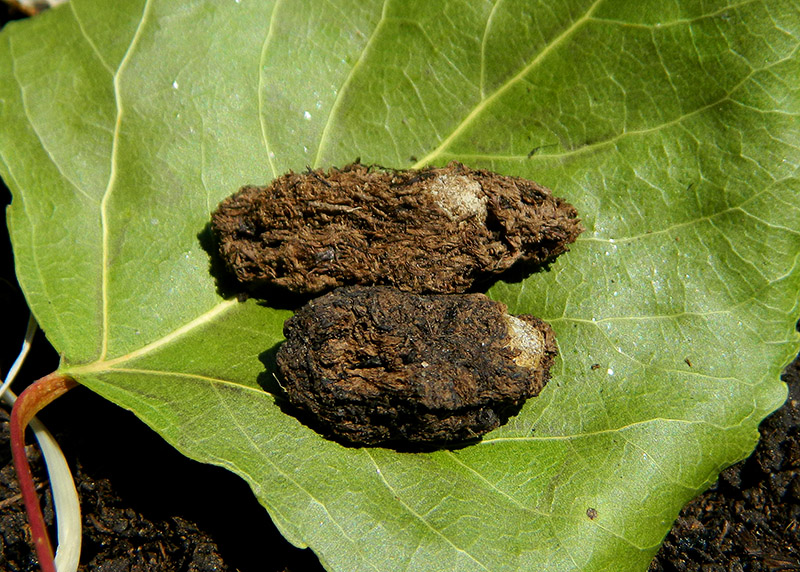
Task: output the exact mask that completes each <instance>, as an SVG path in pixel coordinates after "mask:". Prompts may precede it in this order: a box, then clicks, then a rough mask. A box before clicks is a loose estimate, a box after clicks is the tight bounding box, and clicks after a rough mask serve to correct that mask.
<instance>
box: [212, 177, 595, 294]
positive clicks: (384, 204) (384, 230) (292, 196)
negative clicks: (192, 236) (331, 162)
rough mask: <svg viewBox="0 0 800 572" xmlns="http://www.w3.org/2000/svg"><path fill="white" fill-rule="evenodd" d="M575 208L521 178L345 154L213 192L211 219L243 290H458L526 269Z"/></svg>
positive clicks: (569, 223) (573, 223) (553, 241)
mask: <svg viewBox="0 0 800 572" xmlns="http://www.w3.org/2000/svg"><path fill="white" fill-rule="evenodd" d="M577 216H578V213H577V211H576V210H575V208H574V207H573V206H572V205H570V204H568V203H566V202H565V201H564V200H562V199H560V198H557V197H554V196H553V195H552V193H551V192H550V190H549V189H547V188H545V187H542V186H541V185H538V184H537V183H534V182H533V181H529V180H526V179H522V178H519V177H507V176H503V175H498V174H496V173H492V172H490V171H484V170H473V169H469V168H468V167H465V166H464V165H461V164H460V163H457V162H452V163H450V164H449V165H448V166H447V167H444V168H425V169H421V170H385V169H381V168H376V167H369V166H366V165H362V164H360V163H353V164H350V165H347V166H345V167H343V168H341V169H337V168H332V169H330V170H328V171H327V172H325V171H323V170H321V169H320V170H316V171H311V170H309V171H308V172H306V173H293V172H290V173H288V174H286V175H284V176H282V177H279V178H278V179H275V180H274V181H273V182H272V183H271V184H270V185H269V186H267V187H257V186H246V187H243V188H241V189H240V190H239V191H238V192H237V193H235V194H234V195H232V196H230V197H228V198H227V199H225V200H224V201H222V203H220V205H219V207H218V208H217V210H216V211H215V212H214V214H213V217H212V223H211V226H212V229H213V231H214V233H215V235H216V237H217V241H218V243H219V251H220V254H221V256H222V258H223V260H224V261H225V264H226V266H227V268H228V269H229V270H230V271H231V272H232V273H233V274H234V275H235V276H236V278H237V280H238V281H239V282H240V283H242V284H243V285H244V286H245V287H246V288H247V289H248V290H249V291H251V292H256V293H257V292H258V291H260V290H262V289H263V288H265V287H275V286H277V287H282V288H286V289H288V290H290V291H292V292H295V293H298V294H303V295H317V294H320V293H322V292H325V291H328V290H331V289H333V288H335V287H338V286H343V285H350V284H367V285H372V284H386V285H391V286H394V287H396V288H399V289H401V290H405V291H410V292H435V293H457V292H464V291H466V290H468V289H470V288H471V287H472V286H473V285H474V284H476V283H480V282H485V281H487V280H489V279H491V278H492V277H494V276H496V275H498V274H500V273H502V272H505V271H507V270H509V269H510V268H511V267H515V268H520V269H523V270H526V271H527V270H535V269H536V268H539V267H541V266H543V265H545V264H548V263H549V262H552V261H553V260H554V259H555V258H556V257H557V256H558V255H559V254H561V253H563V252H565V251H566V250H568V248H567V246H568V245H569V244H570V243H571V242H574V241H575V239H576V238H577V237H578V235H579V234H580V233H581V232H582V231H583V227H582V226H581V224H580V221H579V219H578V218H577Z"/></svg>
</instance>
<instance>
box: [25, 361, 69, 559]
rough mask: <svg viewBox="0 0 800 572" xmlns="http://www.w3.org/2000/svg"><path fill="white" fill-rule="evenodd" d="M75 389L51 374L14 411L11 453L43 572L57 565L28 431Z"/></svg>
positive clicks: (35, 385) (64, 379) (65, 379)
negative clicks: (28, 451) (32, 463)
mask: <svg viewBox="0 0 800 572" xmlns="http://www.w3.org/2000/svg"><path fill="white" fill-rule="evenodd" d="M76 385H78V383H77V382H76V381H75V380H74V379H72V378H70V377H66V376H63V375H61V374H59V373H51V374H50V375H46V376H45V377H43V378H41V379H39V380H37V381H35V382H33V383H32V384H31V385H30V386H29V387H28V388H27V389H26V390H25V391H23V392H22V393H21V394H20V396H19V397H18V398H17V402H16V403H15V404H14V407H13V409H12V410H11V453H12V455H13V457H14V468H15V469H16V470H17V479H19V486H20V490H21V491H22V500H23V501H24V502H25V511H26V512H27V513H28V521H29V522H30V525H31V535H32V537H33V543H34V546H35V548H36V554H37V556H38V557H39V566H40V568H41V569H42V572H56V565H55V561H54V560H53V546H52V545H51V544H50V537H49V536H48V535H47V527H46V526H45V523H44V516H42V507H41V506H39V498H38V497H37V495H36V487H35V485H34V484H33V475H32V474H31V468H30V466H29V465H28V457H27V455H25V428H26V427H27V426H28V423H30V420H31V419H33V416H34V415H36V414H37V413H38V412H39V411H41V410H42V409H43V408H44V407H45V406H47V405H48V404H49V403H50V402H52V401H53V400H54V399H56V398H57V397H59V396H61V395H63V394H64V393H66V392H67V391H69V390H70V389H72V388H73V387H75V386H76Z"/></svg>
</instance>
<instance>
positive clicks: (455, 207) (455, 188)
mask: <svg viewBox="0 0 800 572" xmlns="http://www.w3.org/2000/svg"><path fill="white" fill-rule="evenodd" d="M429 190H430V193H431V194H432V195H433V197H434V200H435V201H436V204H437V205H438V206H439V208H440V209H442V210H443V211H444V212H445V214H447V216H449V217H450V218H451V219H453V220H456V219H460V218H470V217H476V218H477V219H478V220H479V221H480V222H484V221H485V220H486V202H487V200H488V199H487V197H486V195H485V194H484V193H483V189H482V188H481V185H480V183H479V182H478V181H474V180H472V179H470V178H469V177H466V176H464V175H440V176H438V177H436V179H434V180H433V182H432V183H431V185H430V189H429Z"/></svg>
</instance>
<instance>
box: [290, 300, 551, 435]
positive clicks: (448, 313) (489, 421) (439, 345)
mask: <svg viewBox="0 0 800 572" xmlns="http://www.w3.org/2000/svg"><path fill="white" fill-rule="evenodd" d="M507 310H508V308H507V307H506V305H505V304H502V303H500V302H496V301H494V300H491V299H490V298H488V297H487V296H486V295H484V294H477V293H476V294H412V293H410V292H401V291H400V290H397V289H395V288H391V287H389V286H348V287H344V288H338V289H336V290H334V291H333V292H330V293H328V294H326V295H324V296H321V297H319V298H315V299H314V300H312V301H311V302H309V303H308V304H306V305H305V306H303V307H302V308H300V309H299V310H298V311H297V312H296V313H295V315H294V316H292V317H291V318H290V319H289V320H287V321H286V323H285V324H284V327H283V333H284V335H285V336H286V342H284V343H283V344H281V346H280V348H279V349H278V352H277V363H278V370H279V372H280V376H281V382H282V385H283V387H284V389H285V390H286V393H287V394H288V397H289V400H290V401H291V403H292V404H293V405H294V406H295V407H297V408H299V409H300V410H301V411H303V412H305V413H307V414H310V416H311V418H312V419H313V421H314V425H316V426H317V427H319V428H320V429H321V430H322V432H323V434H327V435H333V436H335V437H336V438H338V439H339V440H342V441H344V442H345V443H346V444H363V445H384V446H393V445H394V444H400V446H402V447H403V448H404V449H405V448H407V447H415V446H417V445H423V446H431V445H445V444H452V443H457V442H463V441H465V440H469V439H475V438H477V437H479V436H481V435H483V434H484V433H486V432H488V431H491V430H492V429H495V428H496V427H498V426H499V425H500V424H502V423H505V422H506V421H507V420H508V417H509V416H510V415H514V414H516V413H517V412H518V411H519V409H520V407H521V406H522V404H523V403H524V402H525V400H527V399H529V398H531V397H534V396H536V395H538V394H539V392H540V391H541V390H542V388H543V387H544V386H545V384H546V383H547V380H548V379H549V378H550V366H551V365H552V363H553V360H554V359H555V356H556V355H557V353H558V350H557V348H556V343H555V334H554V333H553V330H552V329H551V328H550V325H549V324H547V323H545V322H543V321H542V320H540V319H538V318H535V317H533V316H529V315H522V316H509V314H508V312H507Z"/></svg>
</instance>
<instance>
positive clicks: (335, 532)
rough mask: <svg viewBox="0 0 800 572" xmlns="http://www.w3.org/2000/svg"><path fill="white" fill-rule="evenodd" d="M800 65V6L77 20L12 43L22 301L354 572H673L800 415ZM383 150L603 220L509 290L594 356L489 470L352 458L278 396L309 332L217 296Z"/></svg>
mask: <svg viewBox="0 0 800 572" xmlns="http://www.w3.org/2000/svg"><path fill="white" fill-rule="evenodd" d="M799 39H800V6H798V2H797V0H751V1H744V2H736V3H731V2H729V1H723V0H708V1H704V2H697V1H692V0H686V1H681V0H675V1H673V2H663V1H662V0H644V1H638V2H630V1H628V0H606V1H601V0H595V1H587V0H564V1H562V2H535V1H530V2H527V5H523V3H520V2H502V1H500V0H498V1H497V2H495V3H492V2H488V1H487V2H476V1H467V0H463V1H455V0H454V1H441V2H429V1H422V0H419V1H402V2H401V1H399V0H398V1H395V2H389V1H388V0H387V1H386V2H384V3H380V2H376V1H370V0H329V1H327V2H312V1H310V0H308V1H305V2H303V1H300V0H292V1H291V2H258V1H252V0H241V1H240V0H230V1H227V2H224V3H223V2H204V1H199V0H198V1H187V0H148V1H141V0H139V1H126V2H114V1H112V0H108V1H101V0H84V1H79V0H73V1H72V2H70V3H69V5H67V6H65V7H62V8H60V9H57V10H53V11H52V12H51V13H48V14H46V15H44V16H42V17H39V18H36V19H33V20H31V21H27V22H24V23H19V24H10V25H8V27H7V28H6V29H5V30H4V31H3V33H2V34H1V35H0V78H2V81H0V174H2V176H3V178H4V179H5V180H6V182H7V183H8V185H9V187H10V188H11V189H12V192H13V195H14V199H13V203H12V205H11V207H10V208H9V211H8V224H9V227H10V230H11V233H12V239H13V244H14V251H15V255H16V260H17V272H18V276H19V279H20V282H21V284H22V286H23V288H24V290H25V293H26V295H27V299H28V301H29V303H30V305H31V307H32V308H33V310H34V312H35V314H36V317H37V318H38V320H39V322H40V323H41V324H42V326H43V327H44V329H45V331H46V332H47V335H48V337H49V339H50V340H51V342H52V343H53V345H54V346H55V347H56V348H57V349H58V351H60V352H61V353H62V354H63V356H64V358H63V364H62V371H63V372H65V373H68V374H70V375H72V376H74V377H75V378H76V379H78V380H79V381H80V382H81V383H83V384H86V385H88V386H89V387H91V388H92V389H94V390H95V391H97V392H99V393H101V394H102V395H104V396H106V397H107V398H109V399H111V400H113V401H114V402H116V403H118V404H120V405H122V406H123V407H126V408H129V409H131V410H133V411H134V412H135V413H136V414H137V415H138V416H139V417H140V418H141V419H142V420H143V421H144V422H146V423H147V424H149V425H150V426H152V427H153V428H155V429H156V430H157V431H158V432H159V433H161V434H162V435H163V436H164V438H166V439H167V440H168V441H169V442H170V443H172V444H174V445H175V447H177V448H178V449H179V450H180V451H182V452H183V453H185V454H186V455H188V456H190V457H192V458H195V459H199V460H201V461H206V462H210V463H215V464H219V465H222V466H225V467H228V468H229V469H231V470H233V471H235V472H236V473H238V474H240V475H241V476H242V477H244V478H245V479H247V481H248V482H249V483H250V484H251V486H252V487H253V490H254V491H255V493H256V495H257V496H258V499H259V501H260V502H261V503H263V505H264V506H265V507H266V508H267V510H269V512H270V514H271V515H272V518H273V519H274V521H275V523H276V524H277V525H278V527H279V528H280V529H281V530H282V531H283V533H284V534H285V535H286V537H287V538H288V539H289V540H290V541H291V542H293V543H295V544H297V545H299V546H303V545H308V546H311V547H312V548H313V549H314V550H315V551H316V552H317V554H318V555H319V556H320V559H321V560H322V562H323V563H324V564H325V566H327V567H328V568H330V569H331V570H342V571H348V572H350V571H357V570H490V571H492V572H494V571H498V570H518V569H519V570H558V571H562V570H644V569H645V568H646V566H647V564H648V562H649V560H650V559H651V557H652V555H653V554H654V552H655V551H656V549H657V547H658V544H659V542H660V540H661V538H662V537H663V535H664V534H665V533H666V532H667V530H668V529H669V527H670V524H671V522H672V520H673V518H674V517H675V516H676V515H677V513H678V510H679V509H680V507H681V506H682V504H683V503H684V502H686V501H687V500H688V499H689V498H691V497H692V496H693V495H695V494H696V493H697V492H698V491H700V490H701V489H703V488H704V487H705V486H707V485H708V484H709V483H710V482H711V481H712V480H713V479H714V478H715V477H716V475H717V473H718V471H719V470H720V469H721V468H722V467H724V466H725V465H727V464H729V463H732V462H734V461H736V460H738V459H741V458H742V457H744V456H745V455H747V453H748V452H749V451H750V450H751V449H752V447H753V446H754V443H755V440H756V437H757V431H756V428H757V425H758V422H759V421H760V420H761V419H762V418H763V417H764V416H765V415H766V414H767V413H769V412H770V411H771V410H773V409H774V408H776V407H777V406H778V405H780V404H781V402H782V400H783V398H784V396H785V388H784V386H783V385H782V384H781V383H780V382H779V380H778V375H779V372H780V370H781V368H782V366H783V365H784V364H785V363H787V361H788V360H789V358H790V357H791V356H792V355H793V354H794V353H795V352H796V351H797V349H798V338H797V335H796V334H795V333H794V331H793V324H794V322H795V320H796V318H797V314H798V297H797V292H798V287H799V286H800V271H798V255H799V254H798V253H800V207H799V206H798V205H800V192H799V191H800V182H798V178H797V174H798V165H799V164H800V151H798V149H800V122H798V117H797V116H798V114H800V99H799V98H798V87H797V78H798V77H800V56H799V55H798V53H797V50H798V43H799ZM357 156H360V157H361V158H362V160H363V161H365V162H376V163H380V164H383V165H387V166H394V167H405V166H410V165H412V164H418V165H421V164H427V163H431V164H444V163H446V162H447V161H449V160H451V159H459V160H461V161H463V162H465V163H467V164H469V165H470V166H473V167H488V168H491V169H493V170H496V171H499V172H502V173H505V174H513V175H522V176H526V177H529V178H532V179H535V180H537V181H539V182H541V183H543V184H545V185H548V186H550V187H552V188H553V189H555V190H556V192H557V194H558V195H560V196H563V197H565V198H567V199H568V200H569V201H570V202H572V203H573V204H575V205H576V206H577V207H578V209H579V211H580V213H581V215H582V218H583V220H584V224H585V225H586V227H587V232H586V233H585V234H584V235H583V237H582V238H581V239H580V240H579V241H578V242H577V243H576V244H575V246H574V247H573V249H572V251H571V252H570V253H568V254H566V255H564V256H562V257H561V258H560V259H559V260H558V262H557V263H556V264H554V265H553V267H552V269H551V270H550V271H549V272H545V273H539V274H536V275H533V276H531V277H530V278H528V279H527V280H525V281H523V282H521V283H517V284H503V283H500V284H498V285H497V286H495V287H494V288H493V289H492V290H491V292H490V294H491V295H492V296H494V297H495V298H497V299H499V300H502V301H504V302H506V303H507V304H509V306H510V307H511V309H512V310H513V311H515V312H530V313H533V314H535V315H538V316H541V317H543V318H544V319H546V320H548V321H550V323H551V324H552V325H553V327H554V329H555V330H556V332H557V335H558V340H559V346H560V349H561V357H560V359H559V361H558V362H557V364H556V366H555V368H554V376H553V380H552V381H551V383H550V384H549V385H548V387H547V388H546V389H545V391H544V392H543V394H542V395H541V396H540V397H539V398H537V399H535V400H532V401H530V402H529V403H528V404H527V405H526V406H525V408H524V409H523V410H522V412H521V413H520V414H519V416H517V417H516V418H514V419H513V420H512V421H511V422H510V423H509V424H508V425H506V426H505V427H502V428H500V429H498V430H496V431H494V432H493V433H490V434H489V435H487V436H486V438H484V440H483V441H482V442H481V443H480V444H477V445H473V446H470V447H466V448H463V449H459V450H454V451H439V452H434V453H427V454H410V453H396V452H393V451H391V450H386V449H380V448H372V449H363V448H362V449H356V448H344V447H341V446H339V445H337V444H335V443H333V442H330V441H327V440H325V439H322V438H320V437H319V436H318V435H317V434H316V433H314V432H313V431H312V430H310V429H308V428H307V427H305V426H304V425H302V424H300V423H299V422H298V421H297V420H295V419H294V418H293V417H291V416H289V415H287V414H285V413H284V412H282V411H281V410H280V408H279V407H278V406H277V405H276V404H275V400H274V398H273V395H271V394H270V393H268V392H266V391H264V390H263V389H262V385H267V386H269V373H267V372H266V371H265V365H264V364H265V363H266V364H267V369H269V367H271V365H270V364H271V361H270V360H271V358H270V357H269V356H270V355H272V354H271V353H270V351H269V350H270V349H272V348H273V347H274V346H275V344H277V343H278V342H279V341H280V339H281V326H282V323H283V321H284V320H285V319H286V317H287V316H288V315H289V312H288V311H286V310H280V309H275V307H278V306H280V304H279V302H280V301H278V300H273V301H269V300H268V301H267V304H259V303H258V302H257V301H255V300H249V301H247V302H245V303H239V302H237V301H236V300H233V299H227V300H226V299H223V298H222V297H221V296H220V295H219V293H218V292H217V289H216V285H215V281H214V278H213V277H212V275H211V274H210V273H209V260H208V255H207V253H206V252H205V250H204V249H203V247H202V244H201V242H202V240H201V237H202V236H203V231H204V227H205V225H206V223H207V221H208V219H209V213H210V212H211V210H213V209H214V207H215V205H216V204H217V203H218V202H219V201H220V200H221V199H222V198H223V197H225V196H226V195H228V194H230V193H231V192H233V191H234V190H236V189H237V188H238V187H239V186H240V185H242V184H245V183H265V182H267V181H269V180H270V179H271V178H272V177H273V176H275V175H279V174H281V173H283V172H284V171H286V170H288V169H290V168H291V169H295V170H299V169H303V168H304V167H305V166H307V165H311V166H329V165H331V164H342V163H345V162H348V161H350V160H353V159H354V158H355V157H357ZM270 304H271V305H272V306H273V307H270ZM595 364H599V367H597V365H595ZM265 380H266V381H265ZM259 381H261V383H259ZM198 502H202V499H198ZM589 508H593V509H595V510H596V512H597V514H596V516H595V517H594V518H590V517H589V516H587V509H589ZM590 514H592V515H593V516H594V513H590Z"/></svg>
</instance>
